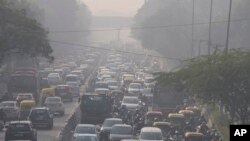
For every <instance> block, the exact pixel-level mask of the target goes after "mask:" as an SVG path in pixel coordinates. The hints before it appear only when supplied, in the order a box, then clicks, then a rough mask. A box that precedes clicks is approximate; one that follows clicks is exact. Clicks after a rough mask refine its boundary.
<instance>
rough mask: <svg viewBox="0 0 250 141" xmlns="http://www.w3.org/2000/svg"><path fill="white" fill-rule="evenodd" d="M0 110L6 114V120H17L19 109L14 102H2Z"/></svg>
mask: <svg viewBox="0 0 250 141" xmlns="http://www.w3.org/2000/svg"><path fill="white" fill-rule="evenodd" d="M0 108H1V109H3V110H4V112H5V113H6V116H7V119H18V115H19V112H20V108H19V107H18V104H17V102H16V101H3V102H2V103H1V104H0Z"/></svg>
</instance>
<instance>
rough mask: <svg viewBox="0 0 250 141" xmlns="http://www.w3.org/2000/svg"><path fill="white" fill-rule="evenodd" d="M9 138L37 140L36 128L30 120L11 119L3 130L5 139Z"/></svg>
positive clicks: (6, 140)
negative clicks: (4, 130)
mask: <svg viewBox="0 0 250 141" xmlns="http://www.w3.org/2000/svg"><path fill="white" fill-rule="evenodd" d="M9 140H31V141H36V140H37V133H36V130H35V129H33V127H32V123H31V122H30V121H12V122H10V124H9V126H8V127H7V130H6V132H5V141H9Z"/></svg>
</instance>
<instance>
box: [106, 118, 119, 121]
mask: <svg viewBox="0 0 250 141" xmlns="http://www.w3.org/2000/svg"><path fill="white" fill-rule="evenodd" d="M105 120H117V121H118V120H121V121H122V119H120V118H106V119H105Z"/></svg>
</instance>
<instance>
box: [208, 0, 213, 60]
mask: <svg viewBox="0 0 250 141" xmlns="http://www.w3.org/2000/svg"><path fill="white" fill-rule="evenodd" d="M212 18H213V0H211V4H210V18H209V35H208V55H210V54H211V32H212Z"/></svg>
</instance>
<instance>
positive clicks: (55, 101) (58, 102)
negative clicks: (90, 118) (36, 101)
mask: <svg viewBox="0 0 250 141" xmlns="http://www.w3.org/2000/svg"><path fill="white" fill-rule="evenodd" d="M44 105H45V106H46V107H48V108H49V109H50V111H51V112H52V113H54V114H56V113H59V114H60V115H64V112H65V108H64V104H63V102H62V99H61V97H48V98H46V100H45V102H44Z"/></svg>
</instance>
